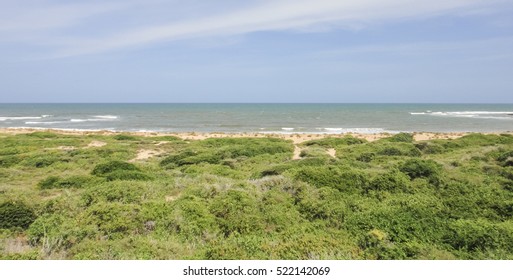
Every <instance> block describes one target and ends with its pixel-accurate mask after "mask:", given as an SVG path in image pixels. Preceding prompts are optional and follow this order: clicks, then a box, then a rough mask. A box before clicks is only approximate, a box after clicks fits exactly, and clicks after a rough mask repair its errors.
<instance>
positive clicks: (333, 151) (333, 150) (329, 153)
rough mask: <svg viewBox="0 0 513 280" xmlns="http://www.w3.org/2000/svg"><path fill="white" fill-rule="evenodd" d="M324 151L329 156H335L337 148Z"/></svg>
mask: <svg viewBox="0 0 513 280" xmlns="http://www.w3.org/2000/svg"><path fill="white" fill-rule="evenodd" d="M326 153H327V154H328V155H329V156H330V157H332V158H335V157H336V156H335V155H336V154H337V150H335V149H328V150H327V151H326Z"/></svg>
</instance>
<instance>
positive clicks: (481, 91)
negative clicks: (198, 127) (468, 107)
mask: <svg viewBox="0 0 513 280" xmlns="http://www.w3.org/2000/svg"><path fill="white" fill-rule="evenodd" d="M0 102H342V103H343V102H451V103H452V102H489V103H513V2H512V1H511V0H486V1H484V0H430V1H427V0H426V1H424V0H346V1H342V0H339V1H327V0H315V1H304V0H294V1H292V0H290V1H289V0H285V1H277V0H274V1H270V0H261V1H253V0H247V1H233V0H225V1H207V0H188V1H172V0H168V1H163V0H124V1H95V0H92V1H91V0H88V1H59V0H52V1H49V0H25V1H14V0H13V1H11V0H2V1H0Z"/></svg>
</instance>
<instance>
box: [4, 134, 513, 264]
mask: <svg viewBox="0 0 513 280" xmlns="http://www.w3.org/2000/svg"><path fill="white" fill-rule="evenodd" d="M46 136H48V135H45V134H41V135H37V134H36V135H23V134H21V135H6V136H4V135H0V140H1V142H2V147H1V148H0V166H1V168H0V203H3V204H0V224H1V225H2V228H1V229H0V239H5V240H7V241H8V240H15V239H16V240H18V239H22V240H23V242H25V243H24V244H25V245H24V246H22V247H23V248H21V249H22V250H23V252H20V253H16V252H11V251H12V250H11V251H9V248H8V246H7V245H8V243H6V247H5V248H4V247H2V244H0V259H15V258H19V259H29V258H40V259H41V258H44V259H54V258H69V259H73V258H75V259H82V258H85V259H454V258H458V259H513V250H512V249H511V248H513V243H512V240H513V226H512V223H511V217H512V215H513V166H511V164H510V163H509V160H510V159H511V157H512V155H513V154H512V153H511V151H513V137H511V136H507V135H500V136H497V135H484V136H483V135H469V136H467V137H464V138H462V139H456V140H442V139H437V140H430V141H422V142H415V141H413V140H412V138H411V135H408V134H398V135H395V136H392V137H391V138H389V139H381V140H377V141H372V142H365V141H361V140H358V139H356V138H353V137H345V138H326V139H320V140H313V141H307V142H304V143H301V144H298V145H300V146H301V147H302V148H304V150H305V153H304V154H303V155H304V156H305V158H302V159H300V160H292V151H293V144H292V143H291V142H290V141H288V142H287V141H283V140H281V139H273V138H260V139H257V138H239V139H237V138H223V139H207V140H187V141H184V140H180V139H178V138H175V137H144V138H143V137H139V136H132V135H128V134H127V136H130V137H128V138H125V139H123V138H120V139H119V140H117V141H113V138H112V137H110V136H105V135H101V136H97V135H87V136H74V135H66V136H61V135H57V134H56V136H55V137H52V136H51V135H50V136H49V137H46ZM135 139H138V141H133V140H135ZM93 140H99V141H100V140H103V141H108V142H109V144H108V146H107V147H97V148H89V147H87V145H88V143H90V142H91V141H93ZM156 141H166V142H165V143H156ZM155 145H158V148H157V147H156V146H155ZM60 146H73V147H76V148H75V149H74V150H73V151H63V150H59V149H58V148H57V147H60ZM328 147H329V148H336V150H337V158H331V157H329V156H328V155H326V148H328ZM141 149H158V150H159V151H162V152H164V153H166V154H167V157H166V158H165V159H164V160H162V161H161V162H158V161H156V160H147V161H140V162H138V163H129V162H127V161H128V160H129V159H131V158H133V157H134V152H135V151H137V150H141ZM38 166H39V167H44V166H49V167H47V168H37V167H38ZM88 170H89V171H91V172H90V174H88V175H77V174H84V173H83V172H87V171H88ZM148 179H151V180H150V181H146V180H148ZM53 189H56V190H53ZM15 197H24V199H25V201H30V202H31V203H30V206H27V205H25V204H23V203H14V202H9V201H11V200H12V199H13V198H15ZM20 205H22V206H20ZM6 209H7V210H6ZM35 213H37V214H35ZM9 217H10V218H9ZM13 221H14V222H13ZM27 227H28V228H27ZM25 240H28V241H29V243H30V246H29V245H27V244H26V241H25ZM0 243H2V242H0ZM16 249H19V248H16Z"/></svg>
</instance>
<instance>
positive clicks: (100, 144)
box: [87, 140, 107, 148]
mask: <svg viewBox="0 0 513 280" xmlns="http://www.w3.org/2000/svg"><path fill="white" fill-rule="evenodd" d="M105 145H107V143H105V142H102V141H96V140H94V141H92V142H91V143H89V145H87V148H97V147H103V146H105Z"/></svg>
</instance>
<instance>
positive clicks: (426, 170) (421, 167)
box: [399, 159, 442, 179]
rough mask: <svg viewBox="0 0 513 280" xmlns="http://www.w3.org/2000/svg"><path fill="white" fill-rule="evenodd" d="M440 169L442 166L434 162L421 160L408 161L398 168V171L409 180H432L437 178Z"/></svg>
mask: <svg viewBox="0 0 513 280" xmlns="http://www.w3.org/2000/svg"><path fill="white" fill-rule="evenodd" d="M441 169H442V166H441V165H440V164H438V163H436V162H435V161H433V160H423V159H409V160H407V161H406V162H404V163H403V164H402V165H401V166H400V167H399V170H401V171H402V172H404V173H405V174H406V175H408V176H409V177H410V178H411V179H415V178H434V177H436V176H438V174H439V173H440V170H441Z"/></svg>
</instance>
